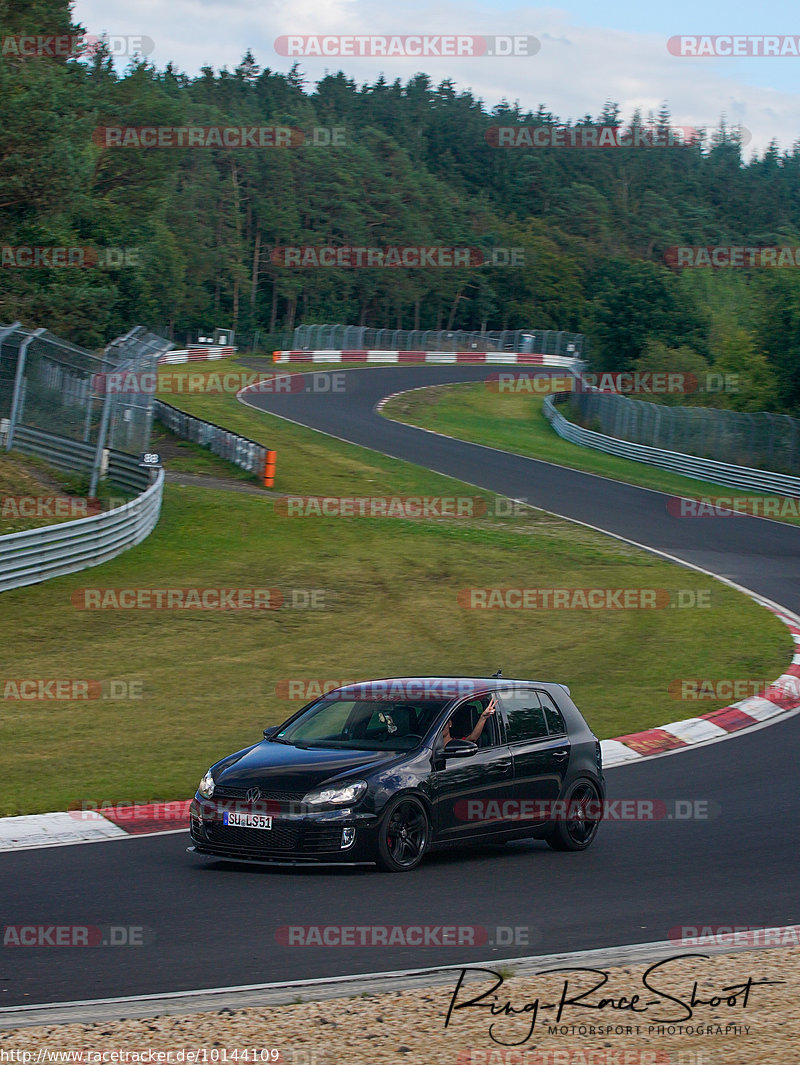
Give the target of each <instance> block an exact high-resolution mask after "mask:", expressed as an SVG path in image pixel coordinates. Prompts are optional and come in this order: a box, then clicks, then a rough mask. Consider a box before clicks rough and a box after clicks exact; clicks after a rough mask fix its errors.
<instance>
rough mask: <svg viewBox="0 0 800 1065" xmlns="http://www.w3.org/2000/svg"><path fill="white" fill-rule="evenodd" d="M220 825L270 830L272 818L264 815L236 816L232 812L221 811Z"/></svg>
mask: <svg viewBox="0 0 800 1065" xmlns="http://www.w3.org/2000/svg"><path fill="white" fill-rule="evenodd" d="M222 823H223V825H230V826H231V827H232V828H234V827H235V828H267V829H269V828H272V818H271V817H268V816H267V815H266V814H237V813H236V812H235V811H233V810H225V811H223V814H222Z"/></svg>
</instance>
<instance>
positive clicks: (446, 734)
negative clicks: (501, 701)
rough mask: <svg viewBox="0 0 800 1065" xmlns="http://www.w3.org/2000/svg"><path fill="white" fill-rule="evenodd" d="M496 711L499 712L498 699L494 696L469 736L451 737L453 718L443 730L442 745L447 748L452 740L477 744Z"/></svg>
mask: <svg viewBox="0 0 800 1065" xmlns="http://www.w3.org/2000/svg"><path fill="white" fill-rule="evenodd" d="M496 710H497V699H496V698H495V696H494V695H493V696H492V697H491V699H490V700H489V705H488V706H487V707H486V709H485V710H484V711H483V713H482V714H481V716H480V717H479V718H478V721H477V724H476V725H475V728H474V729H473V730H472V732H470V733H469V735H468V736H453V735H451V733H450V729H451V728H452V725H453V720H454V719H453V718H452V717H451V718H450V720H449V721H448V722H447V724H446V725H445V726H444V729H443V730H442V744H443V745H444V746H445V747H446V746H447V744H448V743H449V742H450V740H455V739H464V740H469V741H470V742H471V743H477V742H478V740H479V739H480V735H481V733H482V732H483V729H484V727H485V725H486V722H487V720H488V719H489V718H490V717H491V716H492V714H494V713H495V711H496Z"/></svg>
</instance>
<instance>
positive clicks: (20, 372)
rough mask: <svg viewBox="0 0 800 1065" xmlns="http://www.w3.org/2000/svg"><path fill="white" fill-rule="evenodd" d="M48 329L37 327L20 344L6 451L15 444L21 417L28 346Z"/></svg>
mask: <svg viewBox="0 0 800 1065" xmlns="http://www.w3.org/2000/svg"><path fill="white" fill-rule="evenodd" d="M46 332H47V330H46V329H36V330H35V331H34V332H33V333H31V335H30V336H27V337H25V339H24V340H23V341H22V343H21V344H20V346H19V353H18V355H17V373H16V376H15V377H14V395H13V397H12V400H11V414H10V416H9V420H8V436H7V438H6V451H10V450H11V448H12V447H13V446H14V430H15V428H16V426H17V421H18V419H19V409H20V403H21V397H22V382H23V380H24V378H25V359H26V357H27V354H28V347H29V345H30V343H31V341H32V340H35V339H36V338H37V337H40V336H41V335H42V333H46Z"/></svg>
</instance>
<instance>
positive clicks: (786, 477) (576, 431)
mask: <svg viewBox="0 0 800 1065" xmlns="http://www.w3.org/2000/svg"><path fill="white" fill-rule="evenodd" d="M568 396H569V393H566V392H564V393H559V394H558V395H555V396H548V397H547V398H546V399H545V401H544V413H545V417H546V418H547V419H548V420H549V422H550V424H551V425H552V426H553V428H554V429H555V431H556V432H557V433H558V435H559V436H560V437H562V438H563V439H564V440H569V441H570V443H573V444H581V445H582V446H583V447H591V448H594V449H595V450H596V451H604V452H606V454H608V455H619V456H620V458H625V459H633V461H634V462H645V463H647V464H648V465H649V466H657V467H659V469H662V470H671V471H672V472H673V473H681V474H683V476H684V477H696V478H698V479H699V480H702V481H710V482H711V483H712V484H721V485H725V486H726V487H728V488H740V489H746V490H749V491H754V492H774V493H776V494H777V495H782V496H794V497H800V477H792V476H791V475H790V474H785V473H772V472H770V471H769V470H757V469H755V468H753V467H751V466H732V465H729V464H728V463H725V462H717V461H716V459H703V458H698V457H697V456H696V455H684V454H682V453H681V452H679V451H664V450H663V449H661V448H657V447H649V446H647V445H646V444H633V443H631V442H630V441H628V440H618V439H617V438H616V437H613V436H606V435H605V434H604V433H596V432H594V430H592V429H584V428H583V427H582V426H580V425H575V423H574V422H570V421H567V419H566V418H565V417H564V415H563V414H560V413H559V411H557V410H556V402H557V401H558V400H559V399H562V398H563V399H566V398H568Z"/></svg>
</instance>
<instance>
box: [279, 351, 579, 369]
mask: <svg viewBox="0 0 800 1065" xmlns="http://www.w3.org/2000/svg"><path fill="white" fill-rule="evenodd" d="M272 361H273V362H332V363H340V362H354V363H360V362H367V363H369V362H376V363H383V362H388V363H397V364H402V365H405V364H414V363H432V364H434V365H443V366H450V365H455V364H460V363H464V364H469V363H481V364H484V365H487V366H548V367H550V368H555V367H560V368H562V369H565V370H575V369H579V368H580V367H581V366H583V365H584V363H582V362H581V361H580V360H579V359H576V358H574V357H573V356H572V355H543V354H541V353H537V354H531V353H527V352H520V351H490V352H482V351H400V350H397V351H389V350H387V349H385V348H380V349H378V348H375V349H374V350H373V349H367V348H365V349H363V350H362V349H358V350H352V351H349V350H348V351H345V350H343V349H341V348H336V349H333V348H315V349H313V350H308V349H303V350H302V351H301V350H299V349H294V350H291V351H274V352H273V353H272Z"/></svg>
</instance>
